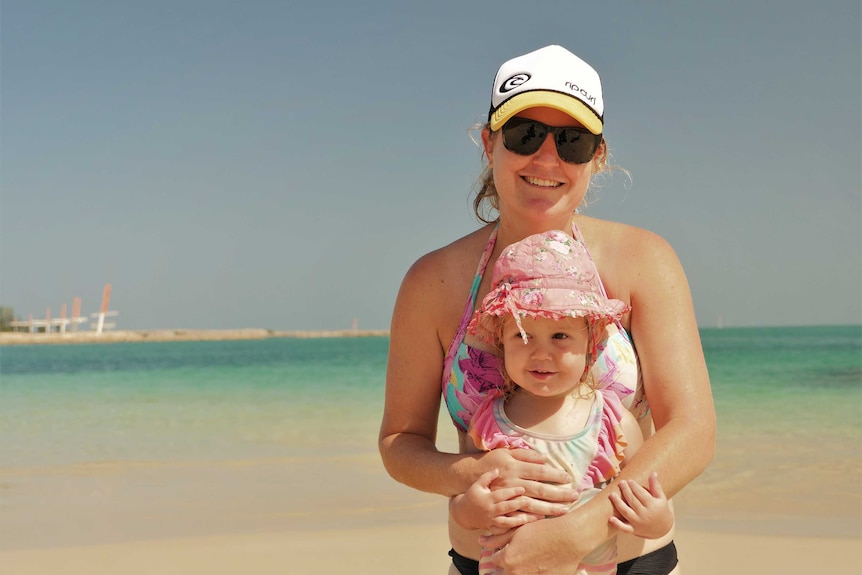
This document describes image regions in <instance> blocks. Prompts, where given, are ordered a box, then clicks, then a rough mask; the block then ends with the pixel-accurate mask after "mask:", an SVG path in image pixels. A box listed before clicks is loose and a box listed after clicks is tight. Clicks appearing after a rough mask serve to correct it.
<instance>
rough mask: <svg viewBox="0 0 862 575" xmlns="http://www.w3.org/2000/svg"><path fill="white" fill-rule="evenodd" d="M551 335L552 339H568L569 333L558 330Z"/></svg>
mask: <svg viewBox="0 0 862 575" xmlns="http://www.w3.org/2000/svg"><path fill="white" fill-rule="evenodd" d="M553 337H554V339H568V338H569V334H567V333H563V332H561V331H558V332H557V333H555V334H554V336H553Z"/></svg>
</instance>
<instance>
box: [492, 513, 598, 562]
mask: <svg viewBox="0 0 862 575" xmlns="http://www.w3.org/2000/svg"><path fill="white" fill-rule="evenodd" d="M570 515H571V514H570ZM562 519H563V518H560V519H546V520H544V521H534V522H532V523H528V524H526V525H523V526H521V527H518V528H515V529H511V530H509V531H507V532H505V533H502V534H499V535H486V536H483V537H481V538H479V543H481V544H482V546H483V547H490V548H496V549H498V551H497V552H496V553H494V555H492V556H491V561H492V562H493V563H494V564H495V565H497V566H498V567H500V568H501V569H503V571H504V572H505V573H506V575H533V574H539V573H574V572H575V571H576V570H577V567H578V564H579V563H580V562H581V560H582V559H583V558H584V557H586V555H587V554H588V553H589V552H590V551H591V550H590V549H585V550H580V549H576V548H574V547H573V543H574V542H575V541H574V538H573V537H572V532H571V528H570V527H569V526H568V525H560V523H559V521H561V520H562Z"/></svg>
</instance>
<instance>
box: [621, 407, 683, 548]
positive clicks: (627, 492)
mask: <svg viewBox="0 0 862 575" xmlns="http://www.w3.org/2000/svg"><path fill="white" fill-rule="evenodd" d="M620 423H621V425H622V429H623V435H624V436H625V438H626V441H627V442H628V445H627V446H626V449H625V459H624V460H623V466H625V463H626V461H628V460H629V459H630V458H631V457H632V456H633V455H634V453H635V452H636V451H637V450H638V448H639V447H640V446H641V445H642V444H643V435H642V434H641V430H640V427H639V426H638V424H637V420H635V418H634V416H632V414H631V413H629V412H628V411H624V412H623V417H622V420H621V422H620ZM617 486H618V487H619V493H617V492H613V493H611V494H610V499H611V502H612V503H613V505H614V509H616V512H617V513H618V514H619V515H620V517H621V518H618V517H616V516H615V515H612V516H611V518H610V523H611V525H613V526H614V527H616V528H617V529H619V530H620V531H622V532H623V533H631V534H633V535H636V536H637V537H643V538H645V539H657V538H659V537H661V536H662V535H664V534H666V533H667V532H668V531H670V529H671V527H673V512H672V511H671V509H670V504H669V503H668V500H667V497H666V496H665V494H664V491H663V490H662V487H661V483H659V480H658V474H657V473H656V472H655V471H653V472H652V473H650V476H649V490H647V489H646V488H644V487H643V486H642V485H641V484H639V483H638V482H636V481H631V480H628V481H620V482H618V483H617Z"/></svg>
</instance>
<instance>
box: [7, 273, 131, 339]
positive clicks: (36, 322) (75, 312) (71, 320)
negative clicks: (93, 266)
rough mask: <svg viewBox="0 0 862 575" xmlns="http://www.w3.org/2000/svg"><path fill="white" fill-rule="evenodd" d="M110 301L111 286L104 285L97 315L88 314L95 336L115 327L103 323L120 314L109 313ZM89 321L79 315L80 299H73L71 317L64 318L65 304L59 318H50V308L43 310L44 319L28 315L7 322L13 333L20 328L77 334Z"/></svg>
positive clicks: (116, 312)
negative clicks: (81, 326) (91, 320)
mask: <svg viewBox="0 0 862 575" xmlns="http://www.w3.org/2000/svg"><path fill="white" fill-rule="evenodd" d="M110 300H111V284H105V289H104V291H103V292H102V306H101V308H100V309H99V312H98V313H93V314H90V315H91V317H92V318H93V320H94V322H93V323H91V324H90V327H91V328H93V331H95V332H96V333H97V334H100V333H102V332H103V331H104V330H105V329H111V328H114V327H116V324H115V323H105V318H107V317H113V316H116V315H118V314H119V313H120V312H118V311H111V310H109V309H108V304H109V302H110ZM87 321H89V319H88V318H87V317H85V316H82V315H81V298H79V297H75V298H73V299H72V314H71V317H66V304H65V303H64V304H63V305H62V306H61V307H60V317H51V308H50V307H48V308H45V318H44V319H39V318H34V317H33V314H30V315H29V317H28V318H27V319H26V320H14V321H11V322H9V325H10V327H12V328H13V329H14V330H15V331H20V329H21V328H23V329H25V330H26V331H29V332H30V333H36V332H37V331H44V332H45V333H54V332H56V333H66V332H67V331H72V332H77V331H79V326H80V325H81V324H82V323H87Z"/></svg>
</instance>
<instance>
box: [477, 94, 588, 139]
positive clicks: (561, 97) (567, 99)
mask: <svg viewBox="0 0 862 575" xmlns="http://www.w3.org/2000/svg"><path fill="white" fill-rule="evenodd" d="M529 108H553V109H555V110H559V111H561V112H564V113H566V114H568V115H569V116H571V117H572V118H574V119H575V120H577V121H578V122H580V123H581V124H583V126H584V127H585V128H586V129H587V130H589V131H590V132H591V133H593V134H596V135H599V134H601V133H602V128H603V123H602V119H601V118H600V117H598V116H597V115H596V113H595V112H594V111H593V110H592V109H590V107H589V106H587V105H586V104H584V103H583V102H581V101H580V100H578V99H577V98H573V97H572V96H570V95H568V94H561V93H560V92H551V91H549V90H532V91H530V92H522V93H520V94H517V95H515V96H512V97H511V98H509V99H508V100H506V101H505V102H503V103H502V104H501V105H500V107H499V108H497V109H496V110H494V112H492V113H491V117H490V118H489V120H490V123H491V130H493V131H497V130H499V129H500V128H501V127H502V126H503V124H505V123H506V122H508V121H509V119H510V118H511V117H512V116H514V115H515V114H517V113H519V112H523V111H524V110H527V109H529Z"/></svg>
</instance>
